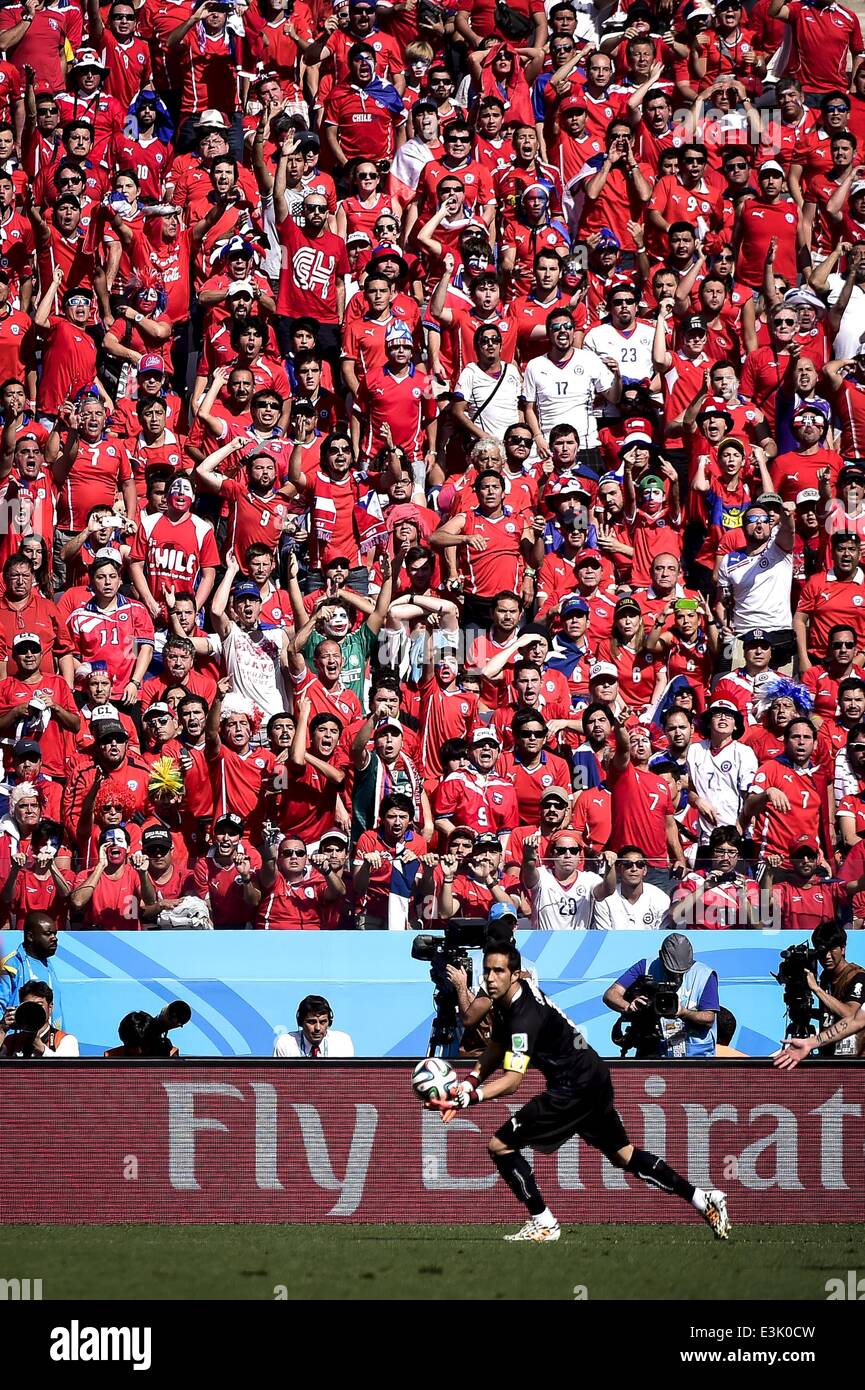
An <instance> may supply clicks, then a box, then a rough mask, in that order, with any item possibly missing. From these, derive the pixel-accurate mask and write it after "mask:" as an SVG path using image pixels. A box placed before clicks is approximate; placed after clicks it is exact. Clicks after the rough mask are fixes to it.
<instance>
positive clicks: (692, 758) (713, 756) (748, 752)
mask: <svg viewBox="0 0 865 1390" xmlns="http://www.w3.org/2000/svg"><path fill="white" fill-rule="evenodd" d="M687 763H688V771H689V773H690V777H691V787H692V789H693V791H694V792H695V793H696V795H697V796H698V797H701V798H702V799H703V800H704V801H707V802H708V803H709V805H710V806H711V807H712V810H713V811H714V812H715V816H716V817H717V819H716V820H715V821H714V822H711V821H709V820H707V819H706V817H705V816H703V815H701V816H700V839H701V840H708V838H709V836H710V835H711V833H712V831H713V830H714V828H715V825H735V824H736V821H737V820H738V818H739V814H740V812H741V810H742V803H743V801H744V798H745V794H746V793H747V792H748V791H749V790H750V787H751V784H752V782H753V780H754V778H755V776H756V774H757V768H758V766H759V764H758V762H757V755H756V754H755V752H754V750H753V749H752V748H749V747H748V745H747V744H745V743H740V742H739V741H738V739H732V740H731V741H730V742H729V743H725V744H724V746H723V747H722V748H721V749H719V751H718V752H717V753H713V752H712V746H711V744H710V742H709V740H708V739H707V738H703V739H700V740H699V741H698V742H695V743H692V744H691V746H690V748H689V749H688V757H687Z"/></svg>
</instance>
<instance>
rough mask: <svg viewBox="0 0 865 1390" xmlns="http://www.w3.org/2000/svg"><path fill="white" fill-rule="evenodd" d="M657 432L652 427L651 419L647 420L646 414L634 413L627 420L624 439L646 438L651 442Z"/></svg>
mask: <svg viewBox="0 0 865 1390" xmlns="http://www.w3.org/2000/svg"><path fill="white" fill-rule="evenodd" d="M654 437H655V434H654V430H653V429H652V422H651V420H647V419H646V418H645V416H644V415H632V416H631V417H630V418H629V419H628V420H626V421H625V430H624V433H623V435H622V440H623V441H624V440H626V439H641V438H645V439H646V440H648V442H649V443H650V444H651V442H652V440H653V439H654Z"/></svg>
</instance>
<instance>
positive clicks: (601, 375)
mask: <svg viewBox="0 0 865 1390" xmlns="http://www.w3.org/2000/svg"><path fill="white" fill-rule="evenodd" d="M613 380H614V378H613V373H612V372H611V371H610V369H609V367H607V366H605V365H604V363H603V362H602V361H601V359H600V357H598V355H597V353H596V352H590V351H589V350H588V349H587V348H575V349H574V351H573V352H572V353H571V355H570V357H569V358H568V359H567V361H565V362H562V363H556V362H552V361H551V360H550V358H549V357H534V358H533V359H532V361H531V362H529V364H528V366H527V367H526V373H525V376H524V377H523V400H524V401H526V402H527V404H528V405H532V406H534V408H535V411H536V413H537V417H538V424H539V426H540V429H541V433H542V434H543V436H544V438H545V439H549V437H550V430H551V429H552V428H553V426H554V425H561V424H567V425H573V427H574V429H575V430H576V431H577V437H578V439H579V441H580V448H581V449H594V448H596V447H597V444H598V424H597V421H596V419H595V416H594V413H593V407H594V404H595V396H596V395H597V394H598V392H599V391H608V390H609V389H610V387H611V386H612V384H613Z"/></svg>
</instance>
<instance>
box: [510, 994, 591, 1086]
mask: <svg viewBox="0 0 865 1390" xmlns="http://www.w3.org/2000/svg"><path fill="white" fill-rule="evenodd" d="M492 1041H493V1042H495V1043H498V1044H499V1046H500V1047H501V1048H502V1049H503V1051H504V1060H503V1062H502V1066H503V1067H504V1070H505V1071H517V1072H522V1073H525V1072H526V1071H528V1068H529V1064H530V1063H531V1065H533V1066H535V1067H537V1069H538V1071H539V1072H540V1073H541V1075H542V1076H543V1077H544V1079H545V1080H546V1083H547V1088H548V1090H549V1091H551V1092H553V1093H554V1094H557V1095H563V1096H575V1095H578V1094H579V1092H580V1091H582V1090H584V1089H585V1088H586V1087H590V1086H595V1085H598V1084H600V1083H602V1082H604V1081H605V1080H606V1079H607V1078H608V1076H609V1070H608V1068H607V1064H606V1062H604V1061H602V1059H601V1058H600V1057H599V1056H598V1054H597V1052H595V1050H594V1048H593V1047H590V1046H589V1044H588V1043H587V1042H586V1039H585V1038H584V1037H583V1035H582V1033H581V1032H580V1031H579V1029H578V1028H577V1027H576V1026H575V1024H573V1023H572V1022H571V1020H570V1019H569V1018H568V1017H567V1015H566V1014H563V1013H562V1011H561V1009H560V1008H558V1007H557V1006H556V1005H555V1004H551V1003H550V1001H549V999H547V997H546V995H544V994H542V993H541V991H540V990H539V989H537V988H536V987H535V986H534V985H532V984H531V983H530V982H529V981H528V980H521V981H520V990H519V993H518V994H517V995H516V997H515V998H514V1000H513V1001H512V1003H510V1004H503V1003H500V1002H499V1001H496V1002H495V1003H494V1004H493V1027H492Z"/></svg>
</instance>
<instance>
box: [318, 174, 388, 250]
mask: <svg viewBox="0 0 865 1390" xmlns="http://www.w3.org/2000/svg"><path fill="white" fill-rule="evenodd" d="M349 187H350V188H351V192H350V194H349V196H348V197H347V198H343V199H342V201H341V202H340V203H339V204H338V206H337V209H336V218H335V220H334V225H333V230H334V231H335V232H336V234H337V236H338V237H339V238H340V239H341V240H342V241H345V239H346V237H347V236H350V235H351V233H352V232H366V234H367V236H368V237H369V238H370V241H372V237H373V231H374V228H375V224H376V222H377V221H378V219H379V217H380V216H381V214H382V213H383V212H391V213H393V214H394V215H395V216H396V217H399V216H400V215H401V213H400V207H399V204H398V203H396V202H395V201H394V199H393V198H392V197H391V196H390V194H389V193H382V191H381V174H380V173H379V170H378V165H377V164H376V163H375V162H374V160H372V159H359V160H358V161H357V164H356V165H355V167H354V169H353V170H352V172H351V176H350V179H349Z"/></svg>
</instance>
